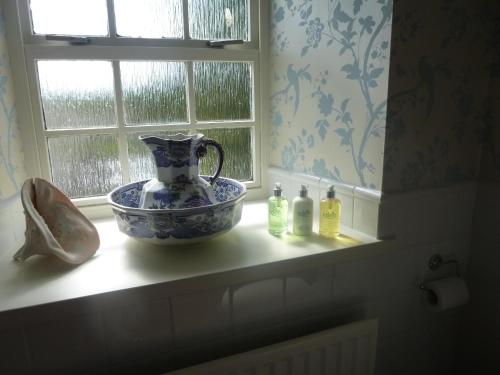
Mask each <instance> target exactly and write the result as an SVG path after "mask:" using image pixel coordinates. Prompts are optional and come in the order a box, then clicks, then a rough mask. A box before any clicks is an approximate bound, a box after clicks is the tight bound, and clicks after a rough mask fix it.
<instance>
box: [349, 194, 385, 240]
mask: <svg viewBox="0 0 500 375" xmlns="http://www.w3.org/2000/svg"><path fill="white" fill-rule="evenodd" d="M379 202H380V196H379V194H376V192H373V193H369V192H367V191H365V190H364V189H361V188H358V187H356V188H355V189H354V213H353V222H352V224H353V228H354V229H355V230H357V231H360V232H362V233H366V234H369V235H371V236H373V237H376V236H377V234H378V232H377V228H378V216H379V215H378V209H379V208H378V206H379Z"/></svg>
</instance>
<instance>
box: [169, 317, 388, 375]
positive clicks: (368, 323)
mask: <svg viewBox="0 0 500 375" xmlns="http://www.w3.org/2000/svg"><path fill="white" fill-rule="evenodd" d="M377 327H378V321H377V319H370V320H364V321H360V322H355V323H351V324H346V325H343V326H339V327H335V328H332V329H328V330H325V331H321V332H318V333H315V334H312V335H307V336H302V337H299V338H296V339H293V340H288V341H284V342H280V343H277V344H274V345H270V346H266V347H262V348H259V349H256V350H252V351H249V352H245V353H241V354H237V355H233V356H230V357H226V358H222V359H218V360H215V361H211V362H206V363H202V364H200V365H196V366H193V367H188V368H184V369H181V370H177V371H174V372H171V373H169V374H171V375H198V374H199V375H202V374H203V375H226V374H227V375H230V374H231V375H233V374H234V375H261V374H262V375H264V374H265V375H285V374H286V375H306V374H307V375H322V374H325V375H326V374H328V375H371V374H373V372H374V367H375V353H376V345H377Z"/></svg>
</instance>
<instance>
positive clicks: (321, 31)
mask: <svg viewBox="0 0 500 375" xmlns="http://www.w3.org/2000/svg"><path fill="white" fill-rule="evenodd" d="M377 3H378V4H380V12H381V17H380V20H378V21H376V20H375V19H374V18H373V17H372V16H371V15H368V16H366V17H361V16H360V14H361V11H362V9H363V7H364V6H365V4H366V2H365V1H363V0H354V2H353V3H352V10H351V12H350V13H349V12H348V11H347V10H346V9H344V8H343V6H342V4H341V2H339V1H329V3H328V19H327V21H326V22H324V21H322V19H321V18H320V17H313V16H312V14H313V4H312V0H305V1H302V2H301V3H300V4H294V2H293V0H287V1H286V7H287V9H288V11H289V12H290V13H291V14H292V16H293V15H298V16H299V18H300V22H299V23H298V26H299V27H301V28H303V29H304V33H305V36H306V43H307V44H306V45H305V46H303V48H302V49H301V52H300V56H301V57H302V58H304V57H306V56H307V55H308V53H310V51H311V50H313V49H316V48H318V47H320V46H322V45H323V48H335V49H336V52H337V54H338V56H343V55H345V54H348V55H349V58H350V61H349V62H348V63H346V64H344V65H343V66H342V67H341V69H340V70H341V72H343V73H344V74H345V79H347V80H351V81H353V82H355V83H356V85H357V86H358V89H359V92H360V95H361V97H362V98H363V101H364V105H365V106H366V109H367V113H368V121H367V124H366V126H365V127H364V129H362V135H361V136H360V139H361V140H360V142H359V144H355V142H354V141H353V133H355V132H357V131H360V130H361V129H360V127H359V126H358V127H356V128H355V127H354V126H353V116H352V114H351V112H350V111H349V104H350V100H351V98H342V99H341V100H337V101H336V100H335V99H336V98H334V96H333V95H332V94H331V93H329V92H327V89H328V86H327V78H328V71H327V70H326V71H323V72H321V73H320V74H319V76H318V77H316V78H315V79H314V81H313V80H312V77H311V75H310V73H308V72H307V70H308V68H309V65H307V66H305V67H303V68H299V69H297V70H296V69H294V67H293V65H291V64H290V65H288V70H287V74H286V77H285V80H286V81H288V85H287V87H286V88H285V89H284V90H280V91H278V92H276V93H274V94H273V96H272V104H271V110H272V113H273V114H272V125H273V130H272V133H271V136H272V145H273V147H274V148H276V147H277V139H278V137H279V128H280V127H281V126H282V125H283V118H282V115H281V113H280V111H279V110H278V108H279V106H280V105H281V104H282V103H283V102H284V103H286V102H287V101H288V100H290V93H289V90H290V88H293V91H294V92H293V98H294V111H293V117H295V114H296V113H297V109H298V106H299V100H300V98H299V96H298V95H299V89H300V83H301V81H307V82H308V83H310V84H316V88H315V89H314V90H313V91H312V93H311V97H312V98H314V99H316V100H317V101H318V108H319V110H320V114H321V116H322V118H321V119H318V120H317V121H316V123H315V125H314V127H315V129H316V131H317V134H318V136H319V138H320V139H321V141H324V140H325V137H326V134H327V133H328V131H329V129H333V128H334V126H335V125H337V127H336V128H335V129H334V130H333V131H334V132H335V133H336V135H337V136H338V137H339V141H340V146H342V147H346V148H348V151H349V152H350V154H351V158H352V162H353V166H354V169H355V171H356V174H357V176H358V179H359V184H360V185H361V186H370V187H372V188H374V187H375V186H374V184H369V183H368V181H367V176H366V174H367V173H371V174H373V173H374V172H375V167H374V165H373V164H371V163H369V162H367V161H366V160H365V153H366V148H367V145H368V143H369V140H370V139H371V138H377V137H381V136H383V134H384V131H385V111H386V104H387V100H382V101H381V102H380V103H374V99H373V96H372V92H371V90H373V89H374V88H376V87H378V79H379V78H380V77H381V76H382V74H383V73H384V68H383V67H376V66H375V65H374V64H373V63H372V61H373V60H375V59H377V58H380V57H382V58H387V56H386V55H385V54H386V53H388V47H389V42H388V41H387V40H380V39H382V38H380V36H381V31H382V30H383V29H384V28H385V27H386V26H388V25H389V22H390V20H391V16H392V0H378V1H377ZM284 17H285V11H284V8H283V7H278V8H277V9H276V12H275V14H274V22H275V23H278V22H281V21H282V20H283V19H284ZM362 39H363V41H362ZM366 41H367V43H366ZM288 45H289V41H288V40H287V37H286V34H285V32H281V33H277V35H276V38H275V49H276V50H277V51H283V50H284V49H286V48H287V47H288ZM362 45H363V47H362ZM344 58H345V56H344ZM385 74H387V72H385ZM279 78H280V77H275V80H279ZM313 82H314V83H313ZM336 102H339V103H340V105H335V103H336ZM338 125H340V127H339V126H338ZM299 138H300V136H299ZM297 143H299V144H300V139H299V140H294V139H290V140H289V144H288V145H287V146H285V147H284V148H283V150H282V163H283V166H284V167H285V168H287V169H294V167H297V166H296V165H295V161H297V160H303V157H302V156H301V155H300V154H301V153H302V152H303V147H296V146H295V145H296V144H297ZM311 143H312V144H313V143H314V142H309V143H306V145H307V146H308V145H309V144H311ZM311 147H312V146H311ZM297 154H299V155H297ZM303 170H304V172H312V173H313V174H315V175H317V176H321V177H329V178H332V179H335V180H340V181H342V178H341V175H340V171H339V170H338V168H337V167H334V168H333V171H331V170H328V169H327V168H326V162H325V160H324V159H314V160H313V165H312V167H310V168H308V167H307V166H304V167H303Z"/></svg>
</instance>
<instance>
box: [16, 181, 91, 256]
mask: <svg viewBox="0 0 500 375" xmlns="http://www.w3.org/2000/svg"><path fill="white" fill-rule="evenodd" d="M21 202H22V204H23V207H24V214H25V215H26V242H25V244H24V245H23V247H21V249H19V250H18V251H17V253H16V254H14V259H15V260H25V259H27V258H28V257H30V256H32V255H35V254H53V255H55V256H57V257H59V258H60V259H62V260H63V261H65V262H68V263H72V264H80V263H83V262H85V261H86V260H87V259H89V258H90V257H91V256H92V255H94V254H95V252H96V251H97V249H98V248H99V234H98V233H97V230H96V228H95V227H94V225H93V224H92V223H91V222H90V221H89V220H88V219H87V218H86V217H85V216H83V214H82V213H81V212H80V211H79V210H78V208H76V207H75V205H74V204H73V203H71V201H70V200H69V198H68V197H67V196H66V195H64V193H62V192H61V191H60V190H59V189H57V188H56V187H55V186H54V185H52V184H51V183H49V182H48V181H45V180H43V179H41V178H33V179H31V178H30V179H28V180H26V181H25V182H24V184H23V187H22V189H21Z"/></svg>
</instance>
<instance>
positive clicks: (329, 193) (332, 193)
mask: <svg viewBox="0 0 500 375" xmlns="http://www.w3.org/2000/svg"><path fill="white" fill-rule="evenodd" d="M326 197H327V198H329V199H332V198H335V188H334V186H333V185H330V186H329V187H328V191H327V192H326Z"/></svg>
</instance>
